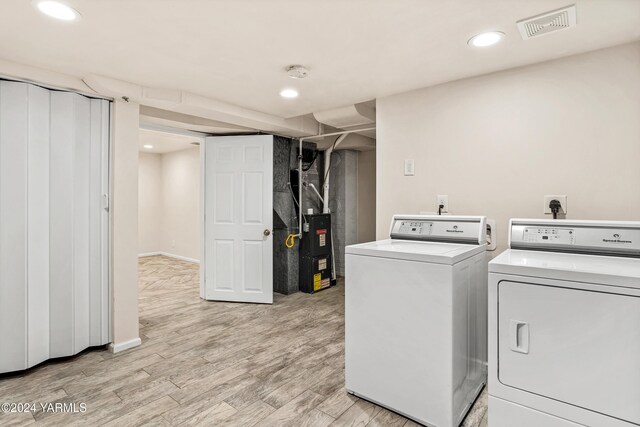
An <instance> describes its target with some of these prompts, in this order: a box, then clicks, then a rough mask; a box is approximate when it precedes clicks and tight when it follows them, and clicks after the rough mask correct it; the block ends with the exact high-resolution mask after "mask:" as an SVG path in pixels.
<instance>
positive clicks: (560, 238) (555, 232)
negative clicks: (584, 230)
mask: <svg viewBox="0 0 640 427" xmlns="http://www.w3.org/2000/svg"><path fill="white" fill-rule="evenodd" d="M574 238H575V234H574V230H573V229H571V228H553V227H526V228H525V229H524V231H523V240H524V241H525V242H529V243H553V244H558V243H560V244H565V245H573V243H574V241H575V240H574Z"/></svg>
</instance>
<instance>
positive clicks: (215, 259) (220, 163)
mask: <svg viewBox="0 0 640 427" xmlns="http://www.w3.org/2000/svg"><path fill="white" fill-rule="evenodd" d="M202 152H203V153H202V156H203V165H202V171H203V181H204V182H203V185H202V188H203V203H202V206H203V207H204V218H203V222H204V227H203V229H204V244H203V251H204V253H203V256H202V263H201V275H200V277H201V286H200V287H201V291H200V294H201V297H203V298H204V299H207V300H215V301H238V302H255V303H268V304H270V303H272V302H273V242H272V239H273V237H272V228H273V137H272V136H271V135H248V136H218V137H209V138H206V140H205V144H204V149H203V150H202Z"/></svg>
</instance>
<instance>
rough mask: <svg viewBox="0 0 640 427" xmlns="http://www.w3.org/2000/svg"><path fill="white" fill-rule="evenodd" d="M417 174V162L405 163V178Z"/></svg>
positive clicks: (407, 160)
mask: <svg viewBox="0 0 640 427" xmlns="http://www.w3.org/2000/svg"><path fill="white" fill-rule="evenodd" d="M415 173H416V168H415V162H414V160H413V159H406V160H405V161H404V176H413V175H415Z"/></svg>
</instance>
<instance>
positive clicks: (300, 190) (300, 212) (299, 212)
mask: <svg viewBox="0 0 640 427" xmlns="http://www.w3.org/2000/svg"><path fill="white" fill-rule="evenodd" d="M375 129H376V128H375V127H368V128H363V129H353V130H345V131H341V132H332V133H325V134H322V135H311V136H303V137H302V138H300V139H298V142H299V149H298V234H297V235H296V236H297V237H298V239H302V212H303V208H302V142H303V141H306V140H309V139H317V138H324V137H327V136H338V135H348V134H350V133H358V132H364V131H368V130H375ZM336 143H337V141H336ZM325 203H326V204H327V206H328V203H329V202H328V200H327V199H325ZM323 209H324V207H323Z"/></svg>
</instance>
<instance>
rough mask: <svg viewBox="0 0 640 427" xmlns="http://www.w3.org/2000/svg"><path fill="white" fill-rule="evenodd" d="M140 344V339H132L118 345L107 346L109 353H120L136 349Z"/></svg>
mask: <svg viewBox="0 0 640 427" xmlns="http://www.w3.org/2000/svg"><path fill="white" fill-rule="evenodd" d="M140 344H142V340H141V339H140V338H134V339H132V340H129V341H125V342H119V343H111V344H109V351H110V352H111V353H120V352H121V351H125V350H129V349H130V348H133V347H137V346H139V345H140Z"/></svg>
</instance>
